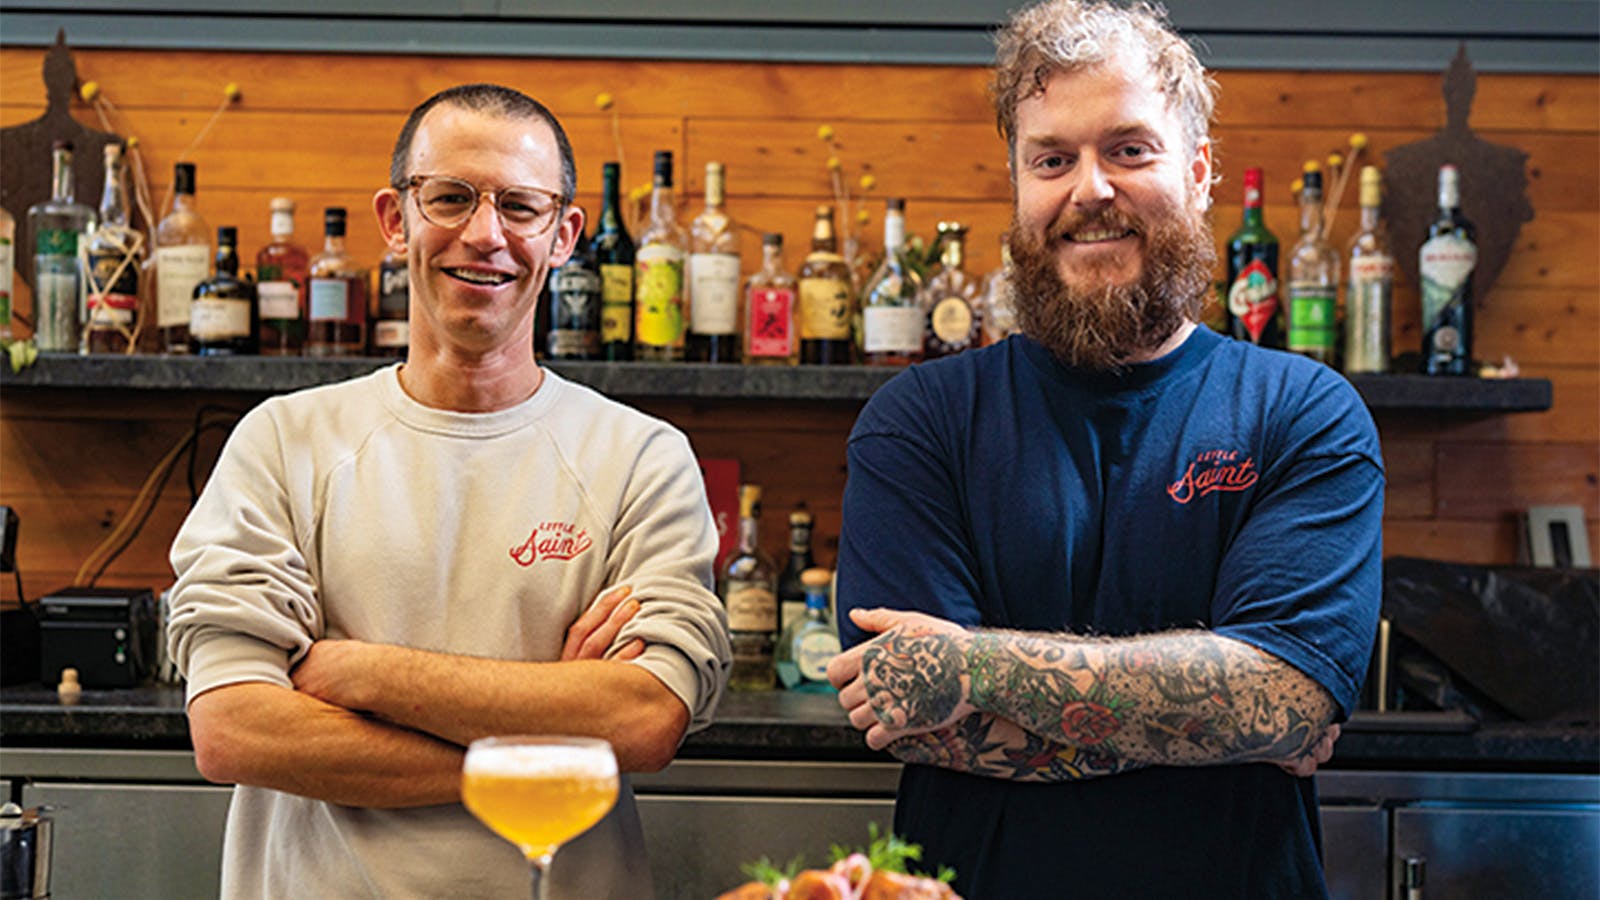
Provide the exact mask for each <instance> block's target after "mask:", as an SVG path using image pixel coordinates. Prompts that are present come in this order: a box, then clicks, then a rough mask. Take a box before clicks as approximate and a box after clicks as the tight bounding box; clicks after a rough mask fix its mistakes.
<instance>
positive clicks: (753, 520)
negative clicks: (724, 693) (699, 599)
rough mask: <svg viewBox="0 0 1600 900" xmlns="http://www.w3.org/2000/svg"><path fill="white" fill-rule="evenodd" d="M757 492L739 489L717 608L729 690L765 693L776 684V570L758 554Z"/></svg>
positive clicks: (763, 554)
mask: <svg viewBox="0 0 1600 900" xmlns="http://www.w3.org/2000/svg"><path fill="white" fill-rule="evenodd" d="M760 520H761V488H760V487H758V486H757V485H753V484H743V485H740V486H739V544H738V546H737V547H735V548H734V550H733V551H732V552H730V553H729V554H728V561H727V562H726V563H725V564H724V565H723V567H722V572H721V575H722V577H721V585H720V587H721V594H722V602H723V604H724V605H726V606H727V608H728V639H729V642H730V643H731V644H732V645H733V668H732V669H731V670H730V672H729V674H728V687H730V688H732V689H734V690H736V691H764V690H770V689H771V688H772V687H773V685H774V684H775V682H776V673H775V672H774V671H773V665H772V664H773V659H772V654H773V649H774V645H775V644H776V643H777V639H778V567H777V566H776V565H774V564H773V562H772V557H770V556H768V555H767V552H766V551H765V550H762V549H761V532H760Z"/></svg>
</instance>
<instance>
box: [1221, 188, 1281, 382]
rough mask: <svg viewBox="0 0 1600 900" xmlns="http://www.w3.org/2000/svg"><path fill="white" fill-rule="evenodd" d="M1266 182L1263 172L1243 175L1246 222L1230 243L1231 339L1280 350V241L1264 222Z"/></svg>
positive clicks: (1228, 312) (1227, 311)
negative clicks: (1264, 186) (1262, 207)
mask: <svg viewBox="0 0 1600 900" xmlns="http://www.w3.org/2000/svg"><path fill="white" fill-rule="evenodd" d="M1262 183H1263V176H1262V174H1261V170H1260V169H1259V168H1249V169H1245V170H1244V221H1243V222H1242V223H1241V224H1240V225H1239V230H1238V231H1235V232H1234V233H1233V234H1232V235H1231V236H1230V237H1229V238H1228V244H1227V254H1228V285H1227V303H1226V304H1225V308H1226V309H1225V324H1226V327H1227V331H1228V334H1230V335H1232V336H1233V337H1234V338H1235V339H1237V340H1241V341H1249V342H1251V343H1253V344H1258V345H1260V346H1262V347H1271V348H1273V349H1275V350H1282V349H1283V346H1284V324H1283V318H1284V313H1283V305H1282V303H1280V302H1279V297H1278V238H1277V237H1276V236H1275V235H1273V233H1272V232H1271V231H1269V230H1267V225H1266V222H1265V220H1264V219H1263V217H1262V211H1261V190H1262Z"/></svg>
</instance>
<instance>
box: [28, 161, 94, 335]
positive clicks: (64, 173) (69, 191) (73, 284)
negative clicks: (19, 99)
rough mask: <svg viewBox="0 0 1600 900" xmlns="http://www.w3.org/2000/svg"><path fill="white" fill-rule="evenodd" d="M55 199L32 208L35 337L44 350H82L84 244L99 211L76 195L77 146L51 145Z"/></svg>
mask: <svg viewBox="0 0 1600 900" xmlns="http://www.w3.org/2000/svg"><path fill="white" fill-rule="evenodd" d="M50 157H51V166H52V170H51V179H50V199H49V200H45V201H42V202H40V203H35V204H34V205H33V206H32V207H30V208H29V209H28V233H29V234H31V235H33V340H34V344H35V345H36V346H37V347H38V348H39V349H40V350H41V351H52V352H57V353H66V352H75V351H76V350H77V349H78V324H79V322H80V321H81V318H80V314H81V313H80V310H81V309H82V308H83V305H84V303H85V300H84V297H85V294H84V288H85V285H84V277H83V276H84V271H83V267H82V266H81V265H80V264H79V262H78V246H79V245H80V244H84V243H86V242H87V241H88V235H89V232H91V231H92V230H94V224H95V217H94V210H92V209H90V208H89V207H87V206H84V205H83V204H82V203H79V202H77V201H76V200H74V199H73V184H72V144H71V143H70V142H68V141H56V142H55V143H54V144H53V145H51V148H50Z"/></svg>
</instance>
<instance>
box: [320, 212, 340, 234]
mask: <svg viewBox="0 0 1600 900" xmlns="http://www.w3.org/2000/svg"><path fill="white" fill-rule="evenodd" d="M344 221H345V209H344V207H342V206H330V207H328V208H326V209H324V210H323V211H322V233H323V234H326V235H328V236H330V237H344Z"/></svg>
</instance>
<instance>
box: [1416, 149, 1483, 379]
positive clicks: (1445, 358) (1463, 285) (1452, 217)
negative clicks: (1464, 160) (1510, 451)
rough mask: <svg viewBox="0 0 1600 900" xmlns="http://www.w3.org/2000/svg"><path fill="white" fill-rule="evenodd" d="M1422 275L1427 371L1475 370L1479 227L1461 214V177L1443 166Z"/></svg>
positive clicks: (1462, 372) (1424, 249) (1422, 254)
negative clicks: (1474, 304) (1474, 287)
mask: <svg viewBox="0 0 1600 900" xmlns="http://www.w3.org/2000/svg"><path fill="white" fill-rule="evenodd" d="M1418 256H1419V257H1420V258H1419V266H1418V274H1419V275H1420V276H1421V279H1422V371H1423V372H1424V373H1426V374H1428V375H1470V374H1472V273H1473V270H1474V269H1476V268H1477V266H1478V232H1477V229H1476V228H1475V227H1473V224H1472V223H1471V222H1470V221H1468V220H1467V217H1466V216H1464V215H1462V213H1461V176H1460V174H1459V172H1458V171H1457V170H1456V167H1455V166H1449V165H1447V166H1441V167H1440V168H1439V212H1438V215H1436V216H1435V217H1434V220H1433V224H1431V225H1429V226H1428V239H1427V241H1425V242H1424V243H1423V245H1422V249H1421V250H1420V251H1419V252H1418Z"/></svg>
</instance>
